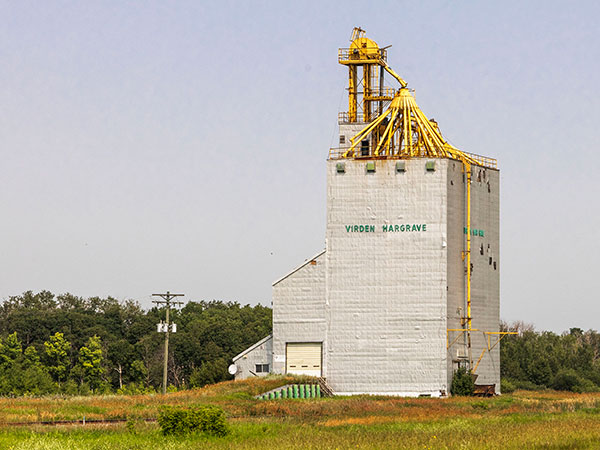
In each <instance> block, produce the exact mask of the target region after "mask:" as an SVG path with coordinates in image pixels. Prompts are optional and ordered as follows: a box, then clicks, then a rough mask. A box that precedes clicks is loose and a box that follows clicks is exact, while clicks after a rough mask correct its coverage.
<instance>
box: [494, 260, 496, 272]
mask: <svg viewBox="0 0 600 450" xmlns="http://www.w3.org/2000/svg"><path fill="white" fill-rule="evenodd" d="M494 270H496V261H494Z"/></svg>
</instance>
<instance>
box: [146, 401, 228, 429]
mask: <svg viewBox="0 0 600 450" xmlns="http://www.w3.org/2000/svg"><path fill="white" fill-rule="evenodd" d="M158 424H159V425H160V428H161V431H162V434H164V435H181V434H189V433H197V432H201V433H205V434H207V435H210V436H225V435H226V434H228V433H229V427H228V425H227V419H226V418H225V412H224V411H223V410H222V409H221V408H219V407H218V406H213V405H204V406H198V407H195V408H177V407H165V408H163V409H162V410H161V412H160V413H159V415H158Z"/></svg>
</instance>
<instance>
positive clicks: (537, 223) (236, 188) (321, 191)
mask: <svg viewBox="0 0 600 450" xmlns="http://www.w3.org/2000/svg"><path fill="white" fill-rule="evenodd" d="M598 17H600V6H599V4H598V3H597V2H592V1H589V2H583V1H582V2H571V3H568V2H552V1H539V2H517V1H503V2H466V1H463V2H458V1H455V2H442V1H439V2H434V1H428V2H414V1H413V2H401V1H396V2H367V3H365V2H357V1H345V2H340V3H338V4H336V3H333V2H302V3H301V2H294V3H292V2H277V1H273V2H230V1H229V2H228V1H219V2H216V1H214V2H206V3H204V2H199V1H195V2H192V1H189V2H186V1H173V2H158V1H155V2H151V1H148V2H124V1H114V2H109V1H104V2H98V1H86V2H75V1H72V2H62V1H47V2H32V1H18V2H17V1H12V2H8V1H0V20H1V22H0V25H1V26H0V57H1V59H2V64H1V65H0V104H1V105H2V106H1V107H0V151H1V156H2V160H1V161H2V162H1V164H0V170H1V176H2V183H3V188H2V189H1V190H0V205H1V206H2V212H3V214H2V216H3V219H2V221H1V222H0V233H1V236H2V238H3V239H2V241H1V242H2V244H1V245H0V248H1V255H2V257H1V258H0V299H4V298H7V297H8V296H9V295H15V294H19V293H21V292H23V291H25V290H29V289H31V290H34V291H37V290H41V289H48V290H51V291H53V292H55V293H63V292H67V291H68V292H72V293H74V294H77V295H82V296H91V295H101V296H105V295H113V296H115V297H117V298H119V299H126V298H134V299H137V300H139V301H141V302H142V304H143V305H145V306H148V305H149V301H150V297H149V295H150V294H152V293H153V292H156V291H164V290H167V289H169V290H171V291H179V292H184V293H185V294H186V296H187V299H190V300H191V299H193V300H200V299H213V298H214V299H222V300H237V301H239V302H242V303H251V304H254V303H257V302H261V303H264V304H269V303H270V299H271V282H272V281H274V280H275V279H277V278H278V277H280V276H281V275H283V274H284V273H286V272H287V271H288V270H289V269H291V268H292V267H294V266H296V265H297V264H298V263H300V262H302V261H304V260H305V259H306V258H308V257H310V256H311V255H313V254H314V253H316V252H317V251H319V250H321V249H322V248H323V247H324V236H325V159H326V157H327V151H328V147H329V146H330V145H332V144H333V143H334V142H335V139H334V138H335V136H336V120H337V112H338V111H339V110H345V109H346V105H345V96H344V95H345V92H344V88H345V86H346V76H347V74H346V70H345V69H344V67H342V66H340V65H338V64H337V49H338V47H345V46H347V45H348V40H349V37H350V33H351V30H352V27H354V26H361V27H363V28H364V29H366V30H367V32H368V35H369V36H370V37H371V38H372V39H374V40H376V41H377V42H378V43H379V44H381V45H388V44H392V45H393V47H392V48H391V49H389V53H388V60H389V62H390V64H391V66H392V67H393V68H394V69H395V70H396V71H397V72H398V73H400V74H401V75H402V76H403V77H404V78H405V79H406V80H407V81H408V82H409V85H410V87H412V88H413V89H415V90H416V98H417V102H418V103H419V104H420V106H421V107H422V109H423V110H424V112H425V114H426V115H428V116H429V117H433V118H435V119H436V120H437V121H438V123H439V124H440V128H441V130H442V132H443V133H444V136H445V137H446V138H447V139H449V140H450V142H452V143H453V144H454V145H456V146H458V147H459V148H461V149H462V150H465V151H468V152H473V153H480V154H484V155H489V156H492V157H495V158H497V159H498V160H499V164H500V168H501V183H502V185H501V189H502V191H501V192H502V193H501V230H502V237H501V241H502V247H501V277H502V284H501V298H502V309H501V315H502V317H503V318H504V319H506V320H517V319H520V320H524V321H527V322H533V323H534V324H535V325H536V326H537V328H539V329H552V330H555V331H562V330H565V329H568V328H569V327H572V326H579V327H582V328H595V329H599V328H600V321H599V320H598V318H599V317H600V301H599V300H600V299H599V298H598V297H599V295H598V292H600V281H599V279H600V271H599V269H598V262H597V260H598V252H599V250H600V244H599V239H598V236H597V234H598V229H599V228H600V227H599V225H600V213H599V212H598V206H597V205H598V198H599V197H600V196H599V194H600V192H599V182H598V178H597V174H596V171H597V170H598V169H599V167H600V157H599V156H598V138H597V133H598V131H597V124H598V123H599V122H600V96H599V95H598V92H597V85H596V81H597V78H598V74H599V73H600V62H599V61H600V39H599V38H600V31H599V27H598V24H597V21H598Z"/></svg>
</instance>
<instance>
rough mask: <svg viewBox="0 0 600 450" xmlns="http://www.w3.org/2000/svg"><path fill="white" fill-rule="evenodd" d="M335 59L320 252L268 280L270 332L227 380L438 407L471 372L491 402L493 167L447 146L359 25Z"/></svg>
mask: <svg viewBox="0 0 600 450" xmlns="http://www.w3.org/2000/svg"><path fill="white" fill-rule="evenodd" d="M338 61H339V63H340V64H342V65H343V66H345V67H346V70H347V71H348V111H345V112H342V113H340V114H339V118H338V119H339V146H338V147H337V148H333V149H330V151H329V155H328V159H327V162H326V165H327V226H326V239H325V242H326V245H325V250H323V251H322V252H320V253H318V254H316V255H314V256H313V257H310V258H309V259H307V260H306V261H305V262H304V263H303V264H301V265H300V266H298V267H296V268H295V269H293V270H292V271H290V272H289V273H287V274H286V275H285V276H283V277H282V278H281V279H279V280H277V281H276V282H275V283H274V284H273V333H272V335H271V336H268V337H266V338H265V339H263V340H262V341H260V342H259V343H257V344H255V345H254V346H252V347H250V348H249V349H247V350H245V351H244V352H242V353H240V354H239V355H237V356H236V357H235V358H234V361H233V362H234V364H235V372H236V373H235V376H236V378H245V377H248V376H262V375H266V374H268V373H291V374H308V375H314V376H317V377H322V378H324V379H325V380H326V382H327V383H328V384H329V386H330V387H331V388H332V390H333V391H334V392H335V393H337V394H340V395H348V394H359V393H368V394H386V395H404V396H419V395H426V396H436V397H437V396H445V395H447V394H448V393H449V390H450V383H451V380H452V375H453V373H454V371H455V370H457V369H458V368H459V367H465V368H466V369H468V370H471V372H472V373H473V374H474V376H475V377H476V383H477V384H478V385H482V386H483V385H487V386H488V387H491V388H492V389H494V390H495V392H499V387H500V360H499V345H498V344H499V341H500V339H501V338H502V337H503V336H504V334H503V333H501V332H500V331H499V306H500V301H499V300H500V299H499V273H500V259H499V239H500V236H499V172H498V167H497V162H496V160H494V159H492V158H487V157H483V156H480V155H476V154H472V153H466V152H463V151H461V150H459V149H457V148H455V147H454V146H452V145H450V144H449V143H448V142H447V141H446V140H445V139H444V138H443V136H442V134H441V132H440V128H439V127H438V125H437V123H436V122H435V121H434V120H432V119H428V118H427V117H426V116H425V114H424V113H423V112H422V111H421V109H420V108H419V107H418V105H417V103H416V101H415V98H414V95H413V92H412V91H411V89H409V88H408V86H407V83H406V82H405V81H404V80H403V79H402V78H401V77H400V76H399V75H398V74H397V73H396V72H395V71H394V70H393V69H392V68H391V67H390V66H389V65H388V62H387V49H386V48H381V47H379V45H378V44H377V43H376V42H374V41H373V40H371V39H369V38H367V37H366V35H365V32H364V31H363V30H361V29H360V28H355V29H354V31H353V34H352V38H351V43H350V46H349V47H348V48H342V49H340V50H339V53H338ZM386 77H391V79H392V81H393V82H394V84H396V85H397V87H391V86H387V85H386V84H385V80H386Z"/></svg>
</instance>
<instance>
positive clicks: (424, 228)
mask: <svg viewBox="0 0 600 450" xmlns="http://www.w3.org/2000/svg"><path fill="white" fill-rule="evenodd" d="M426 227H427V224H426V223H424V224H423V231H427V228H426Z"/></svg>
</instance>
